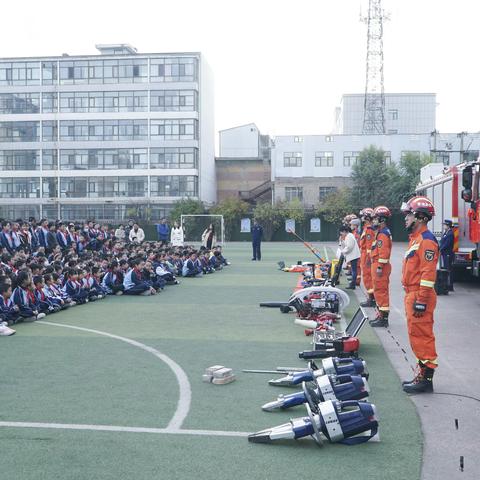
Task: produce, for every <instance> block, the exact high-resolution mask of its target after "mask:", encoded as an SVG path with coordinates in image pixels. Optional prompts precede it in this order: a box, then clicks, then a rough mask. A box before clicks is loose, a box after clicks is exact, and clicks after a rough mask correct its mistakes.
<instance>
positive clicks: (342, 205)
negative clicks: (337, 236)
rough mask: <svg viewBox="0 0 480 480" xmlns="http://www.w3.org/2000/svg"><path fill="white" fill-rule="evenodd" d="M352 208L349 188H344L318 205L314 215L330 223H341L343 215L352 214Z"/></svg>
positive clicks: (331, 194)
mask: <svg viewBox="0 0 480 480" xmlns="http://www.w3.org/2000/svg"><path fill="white" fill-rule="evenodd" d="M353 211H354V208H353V206H352V191H351V189H350V188H347V187H344V188H341V189H339V190H336V191H334V192H332V193H330V194H329V195H327V197H325V199H324V200H323V202H322V203H320V204H318V205H317V207H316V209H315V213H316V215H319V216H320V217H323V218H324V219H325V220H326V221H327V222H330V223H337V224H339V223H341V221H342V220H343V218H344V217H345V215H347V214H349V213H352V212H353Z"/></svg>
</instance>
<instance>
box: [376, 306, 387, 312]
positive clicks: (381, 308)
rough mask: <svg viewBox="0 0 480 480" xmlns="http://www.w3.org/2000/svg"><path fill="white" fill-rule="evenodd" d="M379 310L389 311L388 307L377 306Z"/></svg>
mask: <svg viewBox="0 0 480 480" xmlns="http://www.w3.org/2000/svg"><path fill="white" fill-rule="evenodd" d="M377 308H378V309H379V310H380V311H382V312H389V311H390V307H388V306H387V307H377Z"/></svg>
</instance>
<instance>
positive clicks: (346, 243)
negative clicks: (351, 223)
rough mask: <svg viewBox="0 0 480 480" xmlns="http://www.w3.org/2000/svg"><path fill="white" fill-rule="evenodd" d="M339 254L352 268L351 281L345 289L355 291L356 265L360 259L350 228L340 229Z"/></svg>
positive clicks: (355, 240) (358, 249)
mask: <svg viewBox="0 0 480 480" xmlns="http://www.w3.org/2000/svg"><path fill="white" fill-rule="evenodd" d="M340 252H341V253H342V255H343V256H344V257H345V262H346V263H350V265H351V267H352V280H351V282H350V285H349V286H348V287H347V288H348V289H349V290H355V287H356V285H357V265H358V260H359V258H360V248H359V246H358V243H357V239H356V238H355V235H354V234H353V233H352V231H351V230H350V227H348V226H346V225H344V226H343V227H341V228H340Z"/></svg>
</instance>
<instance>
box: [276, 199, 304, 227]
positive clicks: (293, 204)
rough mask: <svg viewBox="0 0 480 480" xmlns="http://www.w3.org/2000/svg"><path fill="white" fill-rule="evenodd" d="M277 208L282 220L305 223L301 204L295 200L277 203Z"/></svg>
mask: <svg viewBox="0 0 480 480" xmlns="http://www.w3.org/2000/svg"><path fill="white" fill-rule="evenodd" d="M277 208H278V209H279V210H280V215H281V217H282V219H284V220H288V219H292V220H295V223H303V222H304V221H305V207H304V206H303V204H302V202H301V201H300V200H299V199H298V198H295V199H293V200H291V201H290V202H279V203H277Z"/></svg>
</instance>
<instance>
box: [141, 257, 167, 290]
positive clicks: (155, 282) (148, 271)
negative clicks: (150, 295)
mask: <svg viewBox="0 0 480 480" xmlns="http://www.w3.org/2000/svg"><path fill="white" fill-rule="evenodd" d="M142 276H143V278H144V279H145V280H146V281H147V282H149V283H150V285H151V286H152V287H153V288H154V289H155V290H156V291H157V292H159V291H161V290H163V289H164V288H165V285H166V284H167V282H166V281H165V280H164V279H163V278H162V277H159V276H158V275H157V274H156V272H155V270H154V269H153V266H152V262H150V261H146V262H145V267H144V268H143V270H142Z"/></svg>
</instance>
